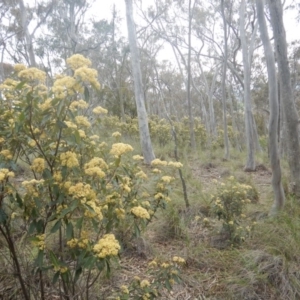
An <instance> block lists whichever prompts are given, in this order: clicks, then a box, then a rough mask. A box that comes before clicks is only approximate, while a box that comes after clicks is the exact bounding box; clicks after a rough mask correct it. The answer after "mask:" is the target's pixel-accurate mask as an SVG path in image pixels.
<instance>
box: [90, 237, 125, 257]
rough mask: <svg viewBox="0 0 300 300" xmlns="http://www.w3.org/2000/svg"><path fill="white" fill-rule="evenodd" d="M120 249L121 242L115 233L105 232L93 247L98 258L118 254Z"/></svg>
mask: <svg viewBox="0 0 300 300" xmlns="http://www.w3.org/2000/svg"><path fill="white" fill-rule="evenodd" d="M120 249H121V247H120V244H119V242H118V241H117V240H116V239H115V236H114V235H113V234H105V235H104V236H103V238H102V239H100V240H99V241H98V243H97V244H96V245H95V246H94V247H93V251H94V252H95V253H96V256H97V257H98V258H105V257H108V256H117V255H118V252H119V250H120Z"/></svg>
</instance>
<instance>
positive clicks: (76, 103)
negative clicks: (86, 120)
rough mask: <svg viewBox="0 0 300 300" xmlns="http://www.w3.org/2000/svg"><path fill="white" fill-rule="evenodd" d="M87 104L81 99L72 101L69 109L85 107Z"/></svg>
mask: <svg viewBox="0 0 300 300" xmlns="http://www.w3.org/2000/svg"><path fill="white" fill-rule="evenodd" d="M88 106H89V105H88V104H87V103H86V102H85V101H84V100H82V99H80V100H78V101H73V102H72V103H71V105H70V110H72V111H74V110H76V109H77V108H82V109H85V108H87V107H88Z"/></svg>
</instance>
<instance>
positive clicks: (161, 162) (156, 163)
mask: <svg viewBox="0 0 300 300" xmlns="http://www.w3.org/2000/svg"><path fill="white" fill-rule="evenodd" d="M167 164H168V163H167V162H166V161H164V160H160V159H159V158H156V159H154V160H152V162H151V166H166V165H167Z"/></svg>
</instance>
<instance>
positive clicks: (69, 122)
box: [65, 121, 77, 129]
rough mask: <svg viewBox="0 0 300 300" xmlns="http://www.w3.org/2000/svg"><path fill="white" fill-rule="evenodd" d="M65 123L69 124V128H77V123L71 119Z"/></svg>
mask: <svg viewBox="0 0 300 300" xmlns="http://www.w3.org/2000/svg"><path fill="white" fill-rule="evenodd" d="M65 124H66V125H67V126H68V128H72V129H77V125H76V124H74V123H73V122H71V121H65Z"/></svg>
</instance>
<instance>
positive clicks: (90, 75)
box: [74, 67, 100, 89]
mask: <svg viewBox="0 0 300 300" xmlns="http://www.w3.org/2000/svg"><path fill="white" fill-rule="evenodd" d="M74 77H75V78H79V79H80V80H81V81H83V82H85V83H90V84H92V85H93V86H94V87H95V88H96V89H100V83H99V82H98V79H97V77H98V72H97V70H95V69H91V68H88V67H80V68H78V69H76V70H75V73H74Z"/></svg>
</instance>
